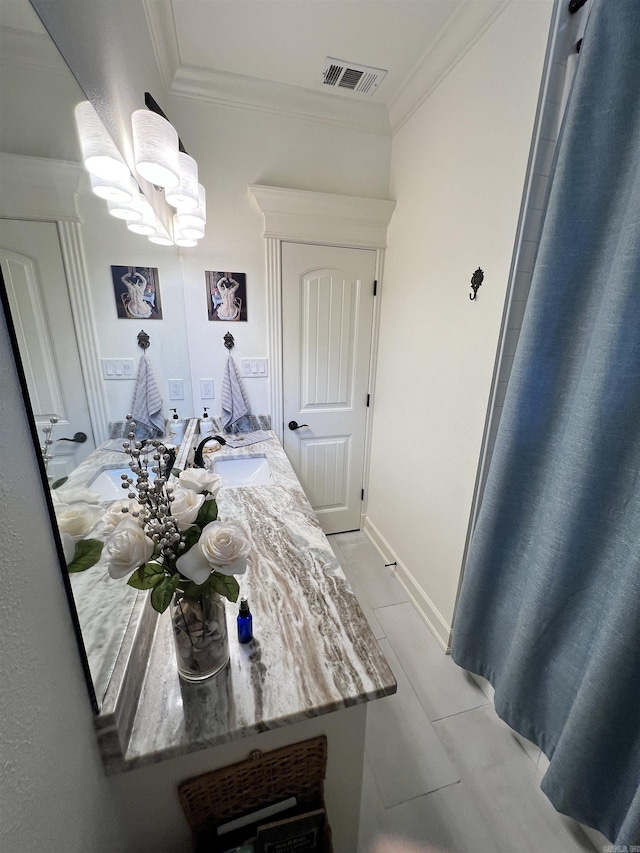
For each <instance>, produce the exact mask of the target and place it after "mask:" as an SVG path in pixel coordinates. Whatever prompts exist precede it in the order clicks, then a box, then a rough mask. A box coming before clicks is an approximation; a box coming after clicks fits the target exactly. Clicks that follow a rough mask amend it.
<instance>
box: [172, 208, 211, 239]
mask: <svg viewBox="0 0 640 853" xmlns="http://www.w3.org/2000/svg"><path fill="white" fill-rule="evenodd" d="M185 217H188V214H186V213H176V214H174V217H173V230H174V233H175V234H176V235H178V236H180V237H186V238H187V239H188V240H200V238H201V237H204V222H203V221H202V219H197V218H196V217H195V216H191V217H189V218H188V221H186V220H185Z"/></svg>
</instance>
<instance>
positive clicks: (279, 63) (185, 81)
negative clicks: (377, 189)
mask: <svg viewBox="0 0 640 853" xmlns="http://www.w3.org/2000/svg"><path fill="white" fill-rule="evenodd" d="M509 2H511V0H143V3H144V7H145V11H146V14H147V21H148V23H149V29H150V32H151V36H152V39H153V42H154V48H155V53H156V58H157V61H158V65H159V68H160V71H161V74H162V76H163V79H164V81H165V85H166V87H167V91H168V92H170V93H172V94H177V95H187V96H189V97H197V98H201V99H205V100H210V101H213V102H215V103H226V104H233V105H238V104H239V105H242V106H245V107H246V108H249V109H261V110H266V111H270V112H280V113H285V114H289V115H292V114H302V115H304V116H305V117H307V118H313V119H316V120H321V121H337V122H340V123H343V124H348V125H351V126H354V127H358V128H360V129H364V130H369V131H371V132H375V133H390V132H391V131H393V130H395V129H397V127H399V126H400V125H401V124H402V123H403V121H404V120H405V119H406V118H407V117H408V116H409V115H410V114H411V112H412V111H413V110H414V109H415V108H416V106H417V105H418V104H419V103H420V102H421V101H422V100H423V99H424V97H426V95H428V93H429V91H431V90H432V89H433V88H434V86H435V85H437V84H438V82H439V81H440V80H441V79H442V77H443V76H444V75H445V74H446V73H447V71H448V70H449V69H450V68H451V67H453V66H454V65H455V63H456V62H457V61H458V59H459V58H460V57H461V56H462V55H464V53H465V52H466V50H468V48H469V47H470V46H471V44H473V42H474V41H475V40H476V39H477V38H478V37H479V36H480V35H481V34H482V32H484V30H485V29H486V28H487V27H488V26H489V25H490V24H491V23H492V21H493V20H495V18H496V17H497V16H498V15H499V14H500V13H501V12H502V11H503V9H504V8H505V7H506V6H507V5H508V4H509ZM327 56H330V57H334V58H337V59H342V60H346V61H347V62H351V63H356V64H359V65H370V66H374V67H376V68H383V69H385V70H386V71H388V74H387V76H386V77H385V78H384V80H382V82H381V83H380V85H379V87H378V88H377V90H375V91H374V92H373V94H371V95H365V94H358V93H354V92H348V91H345V90H341V89H334V88H330V87H328V86H323V85H322V82H321V80H322V70H323V67H324V61H325V58H326V57H327Z"/></svg>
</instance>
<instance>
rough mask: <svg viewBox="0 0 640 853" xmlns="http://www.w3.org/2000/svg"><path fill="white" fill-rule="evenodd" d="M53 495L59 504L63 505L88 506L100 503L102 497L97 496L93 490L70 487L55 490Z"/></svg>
mask: <svg viewBox="0 0 640 853" xmlns="http://www.w3.org/2000/svg"><path fill="white" fill-rule="evenodd" d="M52 494H53V495H55V497H56V499H57V501H58V502H59V503H63V504H73V503H79V502H82V503H86V504H97V503H100V495H98V494H96V492H92V491H91V489H85V488H83V487H82V486H69V487H68V488H62V489H54V490H53V492H52Z"/></svg>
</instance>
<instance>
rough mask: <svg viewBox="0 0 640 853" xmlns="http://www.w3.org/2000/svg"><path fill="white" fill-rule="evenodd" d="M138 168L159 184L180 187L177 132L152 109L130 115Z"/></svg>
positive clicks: (146, 176)
mask: <svg viewBox="0 0 640 853" xmlns="http://www.w3.org/2000/svg"><path fill="white" fill-rule="evenodd" d="M131 125H132V129H133V154H134V158H135V162H136V169H137V171H138V173H139V174H140V175H142V177H143V178H145V180H147V181H150V182H151V183H152V184H154V185H155V186H157V187H170V188H174V187H178V186H180V161H179V158H178V134H177V133H176V130H175V128H174V127H173V125H172V124H171V123H170V122H168V121H167V120H166V118H163V117H162V116H160V115H158V114H157V113H154V112H151V110H136V111H135V112H134V114H133V115H132V116H131Z"/></svg>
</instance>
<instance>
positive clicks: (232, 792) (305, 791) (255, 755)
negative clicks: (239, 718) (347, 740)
mask: <svg viewBox="0 0 640 853" xmlns="http://www.w3.org/2000/svg"><path fill="white" fill-rule="evenodd" d="M326 767H327V739H326V737H325V736H324V735H322V736H321V737H317V738H312V739H311V740H306V741H302V742H301V743H295V744H291V746H284V747H281V748H280V749H274V750H272V751H271V752H266V753H262V752H260V750H255V751H254V752H252V753H251V754H250V756H249V758H247V759H246V760H245V761H240V762H238V763H237V764H232V765H230V766H228V767H222V768H221V769H220V770H213V771H211V772H210V773H205V774H203V775H202V776H197V777H195V778H194V779H188V780H187V781H186V782H183V783H182V784H181V785H179V787H178V795H179V797H180V803H181V804H182V809H183V811H184V813H185V816H186V818H187V822H188V823H189V826H190V827H191V830H192V832H193V838H194V850H195V851H197V853H201V851H202V853H204V851H205V850H206V851H211V853H216V851H218V850H222V849H226V847H221V846H220V842H219V841H217V840H216V836H215V829H216V827H217V826H219V825H220V824H223V823H226V822H227V821H230V820H233V819H235V818H238V817H241V816H243V815H246V814H249V813H251V812H254V811H256V810H257V809H260V808H264V807H265V806H268V805H272V804H273V803H278V802H281V801H282V800H286V799H287V798H288V797H296V799H297V801H298V805H299V806H300V808H301V810H302V811H312V810H314V809H318V808H322V809H324V777H325V773H326ZM277 819H278V818H277V816H274V817H272V818H270V820H271V821H274V820H277ZM262 822H263V823H265V822H266V821H262ZM325 839H326V843H325V848H324V853H333V847H332V844H331V830H330V827H329V825H328V823H325ZM227 846H228V845H227Z"/></svg>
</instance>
